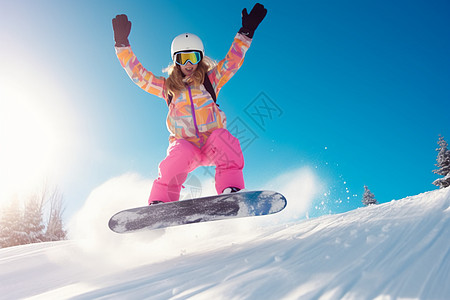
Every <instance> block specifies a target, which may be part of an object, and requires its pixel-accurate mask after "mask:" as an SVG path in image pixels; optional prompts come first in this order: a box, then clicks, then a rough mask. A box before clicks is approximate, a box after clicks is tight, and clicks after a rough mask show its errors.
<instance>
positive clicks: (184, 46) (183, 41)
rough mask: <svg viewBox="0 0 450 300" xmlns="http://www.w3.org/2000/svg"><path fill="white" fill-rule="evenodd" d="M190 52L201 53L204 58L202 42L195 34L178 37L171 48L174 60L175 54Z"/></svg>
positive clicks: (184, 34)
mask: <svg viewBox="0 0 450 300" xmlns="http://www.w3.org/2000/svg"><path fill="white" fill-rule="evenodd" d="M189 50H192V51H194V50H197V51H200V52H201V53H202V56H204V49H203V43H202V40H201V39H200V38H199V37H198V36H196V35H195V34H193V33H183V34H180V35H178V36H176V37H175V38H174V39H173V41H172V46H171V47H170V52H171V54H172V60H173V59H174V55H175V53H177V52H180V51H189Z"/></svg>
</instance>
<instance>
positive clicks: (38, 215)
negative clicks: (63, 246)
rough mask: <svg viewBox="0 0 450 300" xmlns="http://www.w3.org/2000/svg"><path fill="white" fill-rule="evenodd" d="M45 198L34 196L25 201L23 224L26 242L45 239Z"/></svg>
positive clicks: (30, 242)
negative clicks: (43, 210)
mask: <svg viewBox="0 0 450 300" xmlns="http://www.w3.org/2000/svg"><path fill="white" fill-rule="evenodd" d="M42 209H43V199H40V198H39V197H38V196H37V195H34V196H32V197H31V198H29V199H28V201H27V202H26V203H25V207H24V213H23V226H24V229H25V230H24V231H25V232H26V234H27V235H26V240H25V241H24V244H32V243H40V242H43V241H44V228H45V226H44V224H43V219H42Z"/></svg>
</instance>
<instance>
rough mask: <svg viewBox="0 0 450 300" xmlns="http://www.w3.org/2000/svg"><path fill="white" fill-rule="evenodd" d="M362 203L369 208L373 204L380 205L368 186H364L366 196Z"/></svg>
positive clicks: (364, 195)
mask: <svg viewBox="0 0 450 300" xmlns="http://www.w3.org/2000/svg"><path fill="white" fill-rule="evenodd" d="M362 203H363V204H364V205H365V206H369V205H372V204H378V201H377V199H375V195H374V194H373V193H372V192H371V191H370V190H369V188H368V187H367V185H365V186H364V194H363V199H362Z"/></svg>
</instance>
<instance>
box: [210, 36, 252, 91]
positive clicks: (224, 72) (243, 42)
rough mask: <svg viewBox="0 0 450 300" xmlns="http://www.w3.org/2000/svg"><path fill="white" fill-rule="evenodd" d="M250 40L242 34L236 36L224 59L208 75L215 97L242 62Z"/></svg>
mask: <svg viewBox="0 0 450 300" xmlns="http://www.w3.org/2000/svg"><path fill="white" fill-rule="evenodd" d="M251 42H252V39H250V38H248V37H246V36H244V35H243V34H240V33H238V34H236V36H235V38H234V41H233V44H232V45H231V48H230V50H229V51H228V53H227V55H226V56H225V58H224V59H222V60H221V61H220V62H219V63H218V64H217V66H216V67H215V68H214V69H213V70H212V71H211V72H210V73H209V78H210V80H211V83H212V85H213V87H214V90H215V92H216V95H219V92H220V90H221V89H222V87H223V85H224V84H225V83H227V82H228V80H230V78H231V77H233V75H234V74H235V73H236V71H237V70H239V68H240V67H241V65H242V63H243V62H244V56H245V53H246V52H247V50H248V48H249V47H250V44H251Z"/></svg>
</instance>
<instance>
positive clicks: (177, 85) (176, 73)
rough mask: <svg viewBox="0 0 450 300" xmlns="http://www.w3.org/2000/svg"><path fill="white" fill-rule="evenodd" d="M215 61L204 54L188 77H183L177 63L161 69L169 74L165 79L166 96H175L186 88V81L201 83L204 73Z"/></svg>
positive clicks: (213, 65)
mask: <svg viewBox="0 0 450 300" xmlns="http://www.w3.org/2000/svg"><path fill="white" fill-rule="evenodd" d="M216 65H217V63H216V62H215V61H214V60H212V59H211V58H209V57H207V56H204V57H203V58H202V60H201V61H200V62H199V63H198V67H197V69H196V70H195V72H194V74H192V75H191V76H190V77H189V78H187V79H186V78H185V76H184V75H183V72H181V68H180V66H179V65H178V64H176V63H172V64H170V65H169V66H168V67H167V68H165V69H164V70H163V72H166V73H168V74H169V77H168V78H167V80H166V91H167V95H166V96H170V95H171V96H172V97H175V96H176V95H178V94H179V93H180V92H181V91H183V90H184V89H185V88H186V83H188V84H193V85H201V84H203V80H204V79H205V74H206V73H207V72H208V71H210V70H212V69H213V68H214V67H215V66H216Z"/></svg>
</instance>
